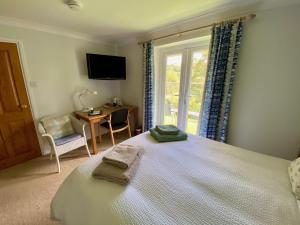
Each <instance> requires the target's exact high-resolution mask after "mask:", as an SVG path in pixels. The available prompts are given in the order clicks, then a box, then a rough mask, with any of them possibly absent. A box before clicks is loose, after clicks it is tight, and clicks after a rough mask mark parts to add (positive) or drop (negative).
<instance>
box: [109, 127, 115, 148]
mask: <svg viewBox="0 0 300 225" xmlns="http://www.w3.org/2000/svg"><path fill="white" fill-rule="evenodd" d="M110 138H111V142H112V144H113V145H115V139H114V133H113V132H112V130H111V131H110Z"/></svg>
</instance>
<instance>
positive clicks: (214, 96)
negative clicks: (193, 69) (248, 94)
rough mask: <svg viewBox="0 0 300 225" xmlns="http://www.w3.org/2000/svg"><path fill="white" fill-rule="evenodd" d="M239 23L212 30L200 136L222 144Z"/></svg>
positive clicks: (233, 73) (238, 46) (233, 70)
mask: <svg viewBox="0 0 300 225" xmlns="http://www.w3.org/2000/svg"><path fill="white" fill-rule="evenodd" d="M242 31H243V23H242V22H241V21H238V22H228V23H224V24H221V25H216V26H214V27H213V29H212V40H211V46H210V55H209V63H208V68H207V81H206V86H205V96H204V102H203V109H202V116H201V127H200V135H201V136H203V137H207V138H209V139H212V140H216V141H220V142H226V137H227V127H228V119H229V112H230V102H231V95H232V88H233V81H234V78H235V75H236V68H237V59H238V54H239V48H240V43H241V37H242Z"/></svg>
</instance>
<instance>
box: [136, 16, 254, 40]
mask: <svg viewBox="0 0 300 225" xmlns="http://www.w3.org/2000/svg"><path fill="white" fill-rule="evenodd" d="M255 17H256V14H249V15H246V16H241V17H238V18H234V19H228V20H223V21H220V22H217V23H212V24H209V25H204V26H201V27H196V28H192V29H188V30H184V31H180V32H176V33H172V34H168V35H164V36H160V37H157V38H152V39H149V40H147V41H142V42H138V44H139V45H142V44H144V43H147V42H149V41H156V40H160V39H163V38H168V37H172V36H176V35H181V34H184V33H188V32H192V31H196V30H201V29H204V28H208V27H212V26H215V25H218V24H222V23H225V22H234V21H239V20H241V21H248V20H252V19H254V18H255Z"/></svg>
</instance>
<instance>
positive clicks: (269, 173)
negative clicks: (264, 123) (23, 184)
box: [51, 133, 300, 225]
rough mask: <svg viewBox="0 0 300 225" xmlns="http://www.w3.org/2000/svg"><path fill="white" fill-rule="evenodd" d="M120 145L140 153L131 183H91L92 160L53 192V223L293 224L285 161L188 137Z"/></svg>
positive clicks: (298, 220)
mask: <svg viewBox="0 0 300 225" xmlns="http://www.w3.org/2000/svg"><path fill="white" fill-rule="evenodd" d="M124 143H126V144H133V145H142V146H144V148H145V151H146V152H145V154H144V156H143V157H142V160H141V162H140V165H139V168H138V170H137V173H136V175H135V176H134V178H133V179H132V181H131V183H130V184H129V185H127V186H120V185H118V184H114V183H110V182H107V181H104V180H97V179H94V178H93V177H92V176H91V173H92V171H93V170H94V169H95V168H96V166H97V165H98V164H99V162H101V158H102V157H103V153H101V154H98V155H96V156H94V157H92V158H91V159H90V160H88V161H86V162H85V163H84V164H82V165H80V166H79V167H78V168H76V169H75V170H74V171H73V172H72V173H71V174H70V175H69V176H68V177H67V178H66V180H65V181H64V182H63V184H62V185H61V186H60V188H59V189H58V191H57V193H56V194H55V196H54V198H53V200H52V203H51V215H52V218H53V219H57V220H60V221H62V222H63V223H64V224H66V225H96V224H97V225H117V224H118V225H122V224H124V225H125V224H133V225H148V224H149V225H150V224H151V225H155V224H194V225H196V224H197V225H199V224H205V225H221V224H222V225H227V224H228V225H229V224H230V225H234V224H239V225H243V224H244V225H299V224H300V216H299V209H298V205H297V201H296V199H295V197H294V196H293V194H292V191H291V184H290V181H289V177H288V173H287V167H288V165H289V163H290V162H289V161H288V160H284V159H279V158H275V157H271V156H267V155H262V154H259V153H255V152H251V151H247V150H244V149H241V148H237V147H233V146H230V145H226V144H222V143H219V142H215V141H211V140H208V139H205V138H201V137H198V136H193V135H189V138H188V140H187V141H181V142H170V143H157V142H156V141H154V140H153V139H152V137H151V136H150V135H149V133H143V134H141V135H139V136H136V137H133V138H131V139H129V140H127V141H125V142H124ZM108 151H110V150H108Z"/></svg>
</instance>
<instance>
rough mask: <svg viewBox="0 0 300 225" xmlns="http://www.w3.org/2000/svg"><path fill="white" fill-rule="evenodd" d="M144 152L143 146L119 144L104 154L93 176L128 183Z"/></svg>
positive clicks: (122, 183) (123, 183)
mask: <svg viewBox="0 0 300 225" xmlns="http://www.w3.org/2000/svg"><path fill="white" fill-rule="evenodd" d="M143 153H144V149H143V147H139V146H132V145H124V144H120V145H117V146H115V147H114V148H113V149H112V150H111V151H110V152H108V153H107V154H106V155H105V156H103V158H102V162H101V163H100V164H99V166H98V167H96V169H95V170H94V171H93V176H94V177H95V178H98V179H103V180H107V181H110V182H115V183H118V184H121V185H126V184H128V183H129V181H130V179H131V178H132V177H133V176H134V174H135V171H136V169H137V167H138V164H139V161H140V159H141V156H142V155H143Z"/></svg>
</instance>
